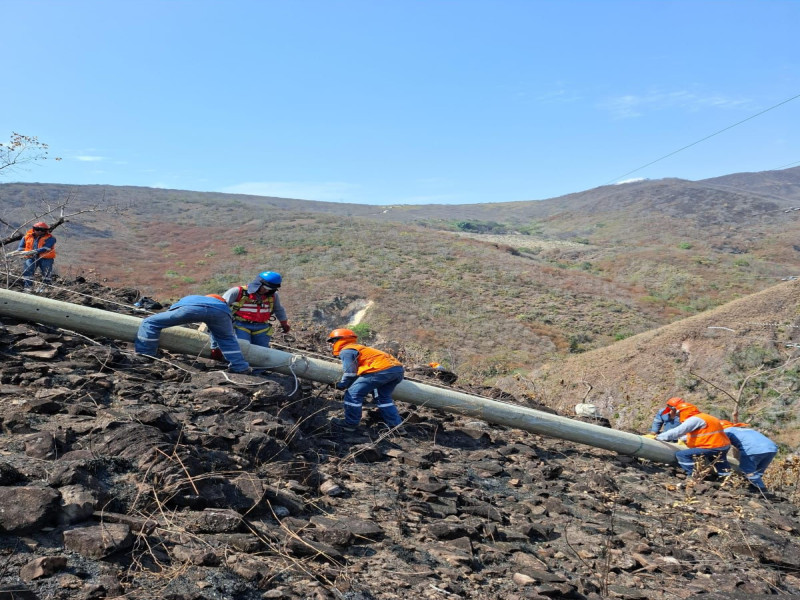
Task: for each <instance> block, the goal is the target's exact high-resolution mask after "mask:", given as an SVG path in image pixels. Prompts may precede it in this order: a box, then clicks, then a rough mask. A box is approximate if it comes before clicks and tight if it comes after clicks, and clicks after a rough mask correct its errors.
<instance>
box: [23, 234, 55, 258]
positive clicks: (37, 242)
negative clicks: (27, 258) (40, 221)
mask: <svg viewBox="0 0 800 600" xmlns="http://www.w3.org/2000/svg"><path fill="white" fill-rule="evenodd" d="M51 237H53V236H52V235H50V234H49V233H46V234H44V235H43V236H42V237H39V238H35V237H33V229H29V230H28V232H27V233H26V234H25V250H26V251H27V252H30V251H31V250H38V249H39V248H41V247H42V246H44V243H45V242H46V241H47V240H49V239H50V238H51ZM55 248H56V245H55V244H53V248H52V249H50V250H48V251H47V252H42V253H40V254H39V256H37V258H55V257H56V250H55Z"/></svg>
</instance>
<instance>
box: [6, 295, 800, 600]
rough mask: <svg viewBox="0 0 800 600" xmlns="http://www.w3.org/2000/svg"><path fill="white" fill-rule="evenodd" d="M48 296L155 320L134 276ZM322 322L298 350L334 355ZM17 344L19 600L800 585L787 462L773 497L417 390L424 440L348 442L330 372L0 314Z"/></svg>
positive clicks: (12, 475)
mask: <svg viewBox="0 0 800 600" xmlns="http://www.w3.org/2000/svg"><path fill="white" fill-rule="evenodd" d="M791 289H792V290H793V291H796V288H795V287H792V288H791ZM52 294H53V295H54V296H55V297H56V298H57V299H61V300H65V301H71V302H79V303H91V304H92V305H93V306H95V307H97V308H104V309H106V310H119V311H122V312H127V313H130V314H134V315H141V313H140V312H139V311H137V310H133V309H131V307H130V302H131V300H132V299H133V298H136V297H138V296H139V295H140V294H139V292H138V291H137V290H135V289H126V290H124V291H120V290H114V289H111V288H107V287H103V286H101V285H98V284H97V283H95V282H82V283H81V282H78V283H72V284H70V286H69V288H68V289H67V288H64V289H61V290H58V291H55V292H53V293H52ZM698 327H699V325H698ZM319 333H320V332H319V330H315V329H309V330H303V329H299V330H298V331H297V335H298V340H297V342H296V346H297V347H298V348H299V349H301V351H302V352H321V351H322V348H320V342H321V337H320V335H319ZM0 356H2V361H0V395H2V398H3V402H2V405H0V427H2V432H3V435H2V436H0V500H1V501H2V510H0V553H1V554H2V556H3V568H2V570H0V596H2V597H3V598H24V599H26V600H51V599H52V600H87V599H102V598H117V599H121V598H129V599H132V600H145V599H146V600H156V599H165V600H220V599H226V600H227V599H229V598H237V599H239V600H258V599H262V598H275V599H282V600H308V599H314V600H395V599H400V598H403V599H407V598H415V599H416V598H429V599H431V600H434V599H439V598H465V599H472V600H496V599H498V598H502V599H504V600H523V599H529V600H544V599H547V598H567V599H573V600H601V599H602V598H617V599H621V600H644V599H648V600H684V599H688V598H703V599H705V600H721V599H722V598H748V599H760V598H766V597H772V596H773V595H775V596H782V597H796V596H797V595H798V594H800V577H798V573H800V546H798V542H797V536H798V534H800V511H798V507H797V505H796V504H795V503H793V501H794V502H797V501H798V495H797V494H798V491H797V490H798V488H797V483H798V480H797V465H796V463H795V462H792V461H780V462H779V463H778V464H776V465H775V466H773V467H772V468H771V469H770V471H769V472H768V478H767V480H768V482H769V484H770V485H771V486H772V487H773V489H774V490H775V491H776V492H777V493H778V495H777V497H771V498H767V497H764V496H761V495H752V494H749V493H747V492H746V490H745V489H744V483H743V479H741V478H740V477H739V476H738V475H734V476H733V477H732V478H730V479H729V480H727V481H725V482H718V481H713V480H711V479H706V478H698V479H696V480H694V479H693V480H686V479H684V478H683V477H682V476H680V475H679V474H677V473H676V471H677V469H676V468H675V467H671V466H664V465H659V464H653V463H648V462H646V461H642V460H639V459H634V458H630V457H627V456H619V455H616V454H615V453H613V452H609V451H604V450H597V449H594V448H591V447H587V446H579V445H576V444H573V443H568V442H564V441H561V440H557V439H552V438H544V437H541V436H537V435H533V434H529V433H526V432H522V431H518V430H514V429H511V428H505V427H497V426H493V425H491V424H488V423H484V422H482V421H478V420H476V419H474V418H465V417H459V416H454V415H446V414H442V413H437V412H433V411H430V410H425V409H421V408H415V407H411V406H408V405H404V404H402V403H400V405H399V408H400V411H401V414H402V416H403V417H404V419H405V422H406V428H407V429H406V434H405V435H397V434H394V433H389V432H387V431H386V430H385V429H384V428H382V427H381V426H380V424H379V422H377V421H376V420H375V419H374V411H371V410H370V411H367V412H368V413H369V416H368V417H367V418H366V420H365V426H364V428H363V429H362V430H361V431H360V432H357V433H355V434H346V435H341V434H338V435H337V434H336V433H335V432H332V431H331V430H330V428H329V427H328V426H327V419H328V418H329V417H330V416H334V415H338V414H340V412H341V410H342V404H341V398H340V397H337V396H336V395H335V392H332V391H331V390H330V389H329V388H327V387H326V386H322V385H316V384H311V383H309V382H297V381H295V380H294V379H293V378H291V377H285V376H280V375H275V374H270V375H268V376H265V377H248V376H232V377H226V376H225V374H224V373H223V372H221V371H219V370H218V364H217V363H214V362H212V361H207V360H204V359H199V360H193V359H192V357H189V356H182V355H173V354H171V353H169V352H166V353H163V356H162V358H161V359H160V360H158V361H155V362H154V361H152V360H150V359H144V358H141V357H136V356H135V355H134V354H133V352H132V348H131V345H130V344H129V343H124V342H119V341H115V340H109V339H92V338H90V337H86V336H84V335H78V334H75V333H73V332H70V331H65V330H60V329H54V328H51V327H46V326H42V325H39V324H36V323H28V322H16V321H14V320H11V319H8V318H0ZM476 391H477V392H478V393H481V392H482V393H486V394H489V393H493V392H496V390H487V389H484V390H471V392H472V393H476ZM521 400H522V401H526V400H524V399H521Z"/></svg>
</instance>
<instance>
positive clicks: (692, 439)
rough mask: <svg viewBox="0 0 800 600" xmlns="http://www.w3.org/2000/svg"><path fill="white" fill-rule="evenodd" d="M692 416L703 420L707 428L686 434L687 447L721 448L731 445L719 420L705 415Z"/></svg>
mask: <svg viewBox="0 0 800 600" xmlns="http://www.w3.org/2000/svg"><path fill="white" fill-rule="evenodd" d="M692 416H693V417H700V418H701V419H703V421H705V422H706V426H705V427H703V428H701V429H696V430H695V431H690V432H689V433H687V434H686V445H687V446H689V448H720V447H722V446H730V445H731V440H730V439H729V438H728V436H727V435H725V432H724V431H723V427H722V423H720V422H719V419H717V418H716V417H712V416H711V415H707V414H705V413H697V414H696V415H692Z"/></svg>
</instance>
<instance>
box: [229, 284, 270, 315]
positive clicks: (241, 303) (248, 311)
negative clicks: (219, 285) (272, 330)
mask: <svg viewBox="0 0 800 600" xmlns="http://www.w3.org/2000/svg"><path fill="white" fill-rule="evenodd" d="M273 306H275V298H274V296H267V297H266V298H265V300H264V302H262V303H259V302H256V301H255V300H254V299H253V297H252V296H251V295H250V294H248V293H247V291H246V290H245V288H243V287H241V286H240V287H239V297H238V298H237V299H236V302H234V303H233V306H232V307H231V310H232V311H233V318H234V319H237V320H239V321H250V322H252V323H266V322H267V321H269V319H270V317H271V316H272V307H273Z"/></svg>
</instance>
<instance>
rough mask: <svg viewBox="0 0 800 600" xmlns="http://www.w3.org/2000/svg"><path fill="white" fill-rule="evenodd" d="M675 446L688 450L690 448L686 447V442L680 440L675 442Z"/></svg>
mask: <svg viewBox="0 0 800 600" xmlns="http://www.w3.org/2000/svg"><path fill="white" fill-rule="evenodd" d="M675 444H676V445H677V446H678V447H679V448H688V447H689V446H687V445H686V442H684V441H683V440H678V441H677V442H675Z"/></svg>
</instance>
